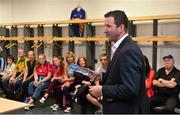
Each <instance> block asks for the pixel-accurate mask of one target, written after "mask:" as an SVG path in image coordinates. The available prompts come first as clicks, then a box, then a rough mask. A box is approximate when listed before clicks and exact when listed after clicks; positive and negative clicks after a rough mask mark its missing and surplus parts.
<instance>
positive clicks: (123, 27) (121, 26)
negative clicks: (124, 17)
mask: <svg viewBox="0 0 180 115" xmlns="http://www.w3.org/2000/svg"><path fill="white" fill-rule="evenodd" d="M118 30H119V31H120V32H121V31H122V30H125V26H124V24H121V25H120V26H119V27H118Z"/></svg>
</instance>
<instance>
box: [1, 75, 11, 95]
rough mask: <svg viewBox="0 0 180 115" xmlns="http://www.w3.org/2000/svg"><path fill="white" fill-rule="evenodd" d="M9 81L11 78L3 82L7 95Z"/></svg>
mask: <svg viewBox="0 0 180 115" xmlns="http://www.w3.org/2000/svg"><path fill="white" fill-rule="evenodd" d="M9 80H10V77H6V78H5V79H3V80H2V83H3V87H4V93H5V94H6V93H7V90H8V88H9Z"/></svg>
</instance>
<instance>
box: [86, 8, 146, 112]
mask: <svg viewBox="0 0 180 115" xmlns="http://www.w3.org/2000/svg"><path fill="white" fill-rule="evenodd" d="M104 23H105V33H106V34H107V36H108V38H109V40H110V41H112V42H114V43H115V44H114V45H113V46H112V58H111V61H110V63H109V65H108V68H107V71H106V75H105V77H104V80H103V81H104V83H103V85H102V86H91V87H90V90H89V92H90V94H91V95H93V96H95V97H97V98H98V97H102V101H103V113H105V114H110V113H111V114H112V113H116V114H118V113H134V114H135V113H149V105H148V100H147V95H146V88H145V75H144V70H145V68H144V58H143V54H142V52H141V50H140V48H139V47H138V46H137V44H136V43H135V42H134V41H132V39H131V38H130V37H129V35H128V34H127V29H128V18H127V16H126V14H125V13H124V12H123V11H120V10H115V11H110V12H108V13H107V14H105V22H104ZM94 76H96V78H100V77H98V74H96V73H95V74H94Z"/></svg>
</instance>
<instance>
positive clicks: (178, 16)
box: [0, 14, 180, 26]
mask: <svg viewBox="0 0 180 115" xmlns="http://www.w3.org/2000/svg"><path fill="white" fill-rule="evenodd" d="M155 19H156V20H167V19H180V14H172V15H155V16H136V17H129V21H146V20H155ZM73 23H104V19H103V18H102V19H73V20H63V21H44V22H14V23H0V26H12V25H17V26H24V25H38V24H43V25H52V24H73Z"/></svg>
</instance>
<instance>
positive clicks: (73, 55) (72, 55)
mask: <svg viewBox="0 0 180 115" xmlns="http://www.w3.org/2000/svg"><path fill="white" fill-rule="evenodd" d="M71 57H72V58H73V60H74V62H75V54H74V53H73V52H71V51H68V52H67V54H66V62H67V63H68V58H71Z"/></svg>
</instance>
